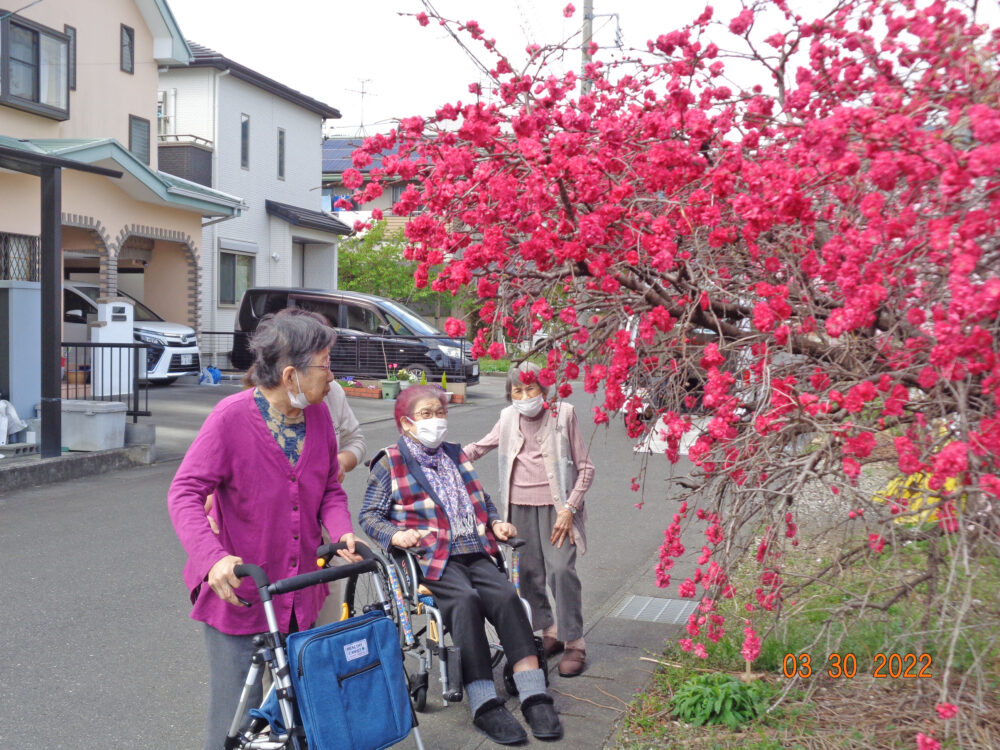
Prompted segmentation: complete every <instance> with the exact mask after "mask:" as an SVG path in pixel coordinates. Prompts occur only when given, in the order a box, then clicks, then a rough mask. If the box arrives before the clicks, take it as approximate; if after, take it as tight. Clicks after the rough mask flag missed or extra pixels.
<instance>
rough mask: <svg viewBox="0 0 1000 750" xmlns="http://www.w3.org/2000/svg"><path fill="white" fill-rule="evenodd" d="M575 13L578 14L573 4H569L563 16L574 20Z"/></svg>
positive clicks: (564, 9)
mask: <svg viewBox="0 0 1000 750" xmlns="http://www.w3.org/2000/svg"><path fill="white" fill-rule="evenodd" d="M574 13H576V8H575V7H573V3H569V4H568V5H567V6H566V7H565V8H563V16H564V17H565V18H572V17H573V14H574Z"/></svg>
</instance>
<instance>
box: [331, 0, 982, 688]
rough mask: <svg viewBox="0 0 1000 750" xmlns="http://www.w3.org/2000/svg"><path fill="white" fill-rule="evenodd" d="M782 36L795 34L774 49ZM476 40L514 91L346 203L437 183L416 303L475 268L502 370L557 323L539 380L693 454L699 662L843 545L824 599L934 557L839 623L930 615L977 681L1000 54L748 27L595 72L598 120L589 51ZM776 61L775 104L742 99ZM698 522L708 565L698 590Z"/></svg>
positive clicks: (956, 6)
mask: <svg viewBox="0 0 1000 750" xmlns="http://www.w3.org/2000/svg"><path fill="white" fill-rule="evenodd" d="M567 12H572V9H571V8H567ZM765 12H766V13H769V14H771V18H772V20H773V18H774V17H775V14H776V15H777V16H778V17H779V18H780V21H779V22H778V24H777V26H778V27H780V28H781V29H782V30H781V31H780V32H776V33H770V32H762V31H761V30H760V29H758V19H759V18H761V17H762V15H763V14H764V13H765ZM814 12H815V11H814ZM417 20H418V21H419V22H420V23H422V24H427V23H429V22H432V23H441V24H445V23H449V22H446V21H444V20H443V19H433V18H428V17H427V16H425V15H424V14H420V15H418V16H417ZM454 27H456V30H458V31H464V32H465V33H466V34H468V35H469V36H471V38H472V39H473V40H476V41H477V42H478V43H480V44H482V46H483V50H484V52H483V56H484V59H489V60H490V61H491V62H490V68H491V70H490V74H491V76H492V81H493V82H492V87H493V90H492V96H491V97H490V98H489V99H487V98H485V97H484V96H482V95H483V94H484V93H485V92H483V91H481V90H480V89H479V87H478V85H473V86H471V87H470V96H471V101H469V102H457V103H452V104H447V105H444V106H442V107H440V108H439V109H438V110H437V111H436V113H435V115H434V116H433V117H428V118H420V117H413V118H410V119H404V120H402V121H400V123H399V125H398V127H397V128H396V129H395V130H394V131H393V132H391V133H388V134H383V135H377V136H373V137H371V138H369V139H368V140H367V141H366V142H365V145H364V146H363V148H361V149H359V150H358V151H357V152H356V153H355V155H354V160H355V164H356V165H357V166H359V167H360V166H365V165H367V163H368V162H369V160H370V159H371V157H372V155H373V154H376V153H379V152H383V151H388V150H390V149H392V150H393V155H392V156H388V157H386V158H384V160H383V162H382V165H383V166H382V168H381V169H377V170H373V172H372V179H371V181H370V182H368V183H365V184H363V183H362V180H361V176H360V173H355V174H352V173H350V172H349V173H347V174H345V175H344V182H345V184H349V185H350V186H352V187H354V188H356V189H357V197H358V198H359V199H361V200H366V199H371V198H374V197H376V196H378V195H379V194H380V193H381V191H382V189H383V188H382V183H383V182H387V181H389V180H399V179H402V180H405V181H410V186H409V187H408V188H407V189H406V191H405V192H404V193H403V194H402V197H401V199H400V201H399V202H398V203H397V204H396V205H395V207H394V211H395V213H397V214H411V213H412V214H414V215H413V217H412V219H411V220H410V222H409V224H408V225H407V227H406V238H407V242H408V249H407V255H408V257H410V258H412V259H413V260H415V261H417V262H418V263H419V267H418V270H417V274H416V276H417V282H418V284H419V283H426V279H427V269H428V268H429V267H431V266H436V265H439V264H442V263H444V264H445V267H444V270H443V271H442V272H441V273H440V275H439V276H438V277H437V279H436V280H435V281H434V286H435V288H437V289H439V290H447V291H451V292H456V291H457V290H459V289H462V288H464V287H470V288H473V289H474V290H475V292H476V294H477V295H478V297H479V299H480V300H481V301H482V302H483V304H482V307H481V309H480V311H479V320H478V321H476V328H477V329H478V330H477V333H476V337H475V351H476V352H477V353H479V354H483V353H485V352H488V353H489V354H490V355H491V356H498V355H501V354H502V353H503V351H504V343H503V342H504V341H507V340H523V339H525V338H530V335H531V333H532V332H534V331H537V330H539V329H540V328H542V327H543V326H544V327H545V328H546V330H547V331H554V332H555V333H554V334H552V337H551V338H550V342H549V344H550V345H551V344H552V343H553V340H554V346H551V348H550V349H548V350H547V357H548V359H547V366H546V367H545V368H544V369H543V370H542V371H541V373H540V375H539V380H541V381H542V382H543V383H544V384H546V385H549V386H554V390H555V392H556V393H558V395H559V396H560V397H566V396H568V395H569V394H570V393H571V392H572V390H573V388H574V387H578V386H576V385H574V384H576V383H578V381H579V380H580V379H581V378H582V387H583V389H584V390H585V391H587V392H588V393H595V394H600V402H599V405H598V406H597V407H595V408H594V414H593V418H594V421H595V422H597V423H603V422H608V421H609V420H612V419H618V418H619V417H620V418H621V419H622V420H623V422H624V427H625V429H626V430H627V431H628V434H629V435H630V436H632V437H633V438H636V439H639V438H640V437H641V436H643V434H644V432H646V431H648V430H653V431H654V432H655V433H656V437H658V438H660V440H661V441H662V444H663V445H665V451H664V452H665V454H666V457H667V458H668V459H669V460H670V461H674V462H676V461H679V460H680V459H681V456H682V453H683V451H682V441H685V444H684V447H687V444H688V443H689V442H690V443H691V444H690V447H689V450H688V457H689V459H690V461H691V462H692V463H693V464H694V466H695V469H694V470H693V471H692V473H691V474H690V476H689V477H687V478H686V479H685V480H683V482H682V483H681V487H680V488H679V489H680V490H682V491H679V492H676V493H672V497H674V498H676V503H677V505H676V507H675V508H673V509H672V510H671V511H668V513H669V515H670V516H672V520H671V521H670V523H669V525H668V527H667V529H666V531H665V539H664V542H663V546H662V548H661V553H660V564H659V567H658V570H657V575H658V582H659V584H660V585H661V586H663V587H671V588H675V587H676V588H675V590H676V591H678V592H679V594H680V595H681V596H684V597H694V598H697V599H698V600H699V601H700V602H701V604H700V607H699V610H698V612H697V613H696V614H695V615H693V616H692V618H691V621H690V622H689V623H688V628H687V629H688V636H689V637H688V638H686V639H684V640H683V641H682V644H683V645H684V647H685V648H688V649H690V650H692V651H695V652H696V653H701V654H704V653H705V652H706V648H708V649H710V648H711V645H712V641H716V640H718V639H719V638H720V637H721V635H722V633H723V632H724V630H725V629H726V628H727V627H728V628H730V629H733V630H736V631H737V632H738V630H739V629H740V628H741V627H743V622H742V621H737V622H733V623H726V622H725V621H724V620H723V618H722V616H721V615H720V614H719V612H718V603H719V602H720V601H721V600H722V599H724V598H731V597H737V598H739V599H740V600H741V601H742V602H744V605H743V606H744V608H745V609H746V610H747V611H753V612H754V613H755V614H754V617H755V618H757V619H756V620H755V622H758V623H760V622H767V618H768V617H771V618H773V619H776V618H778V617H779V616H780V615H781V613H782V611H783V610H787V608H788V606H789V604H790V602H791V601H792V600H794V599H795V597H796V596H797V591H798V589H799V588H800V586H801V582H800V581H798V580H790V579H788V578H786V575H785V574H784V571H783V560H784V559H785V555H786V554H787V553H788V552H789V551H790V549H791V548H792V547H794V546H796V545H798V544H799V541H800V539H802V538H803V535H805V534H807V533H811V532H809V531H808V530H809V529H811V528H813V527H815V526H816V525H817V524H816V521H817V520H819V521H822V524H820V525H821V526H822V528H823V529H825V530H827V531H829V530H831V529H833V530H836V531H837V532H838V533H840V534H841V537H840V538H841V539H843V540H846V541H843V542H842V544H841V546H840V547H839V549H838V550H837V554H836V556H835V558H834V559H833V562H832V563H831V564H830V565H829V566H828V567H827V568H826V569H825V570H820V571H818V572H817V573H816V575H815V576H814V577H813V578H812V579H811V580H812V582H814V583H815V582H816V581H821V582H827V583H829V584H830V585H831V586H833V585H836V583H835V579H836V577H837V576H838V575H842V574H843V573H844V571H845V570H849V569H850V568H851V567H852V566H856V565H864V564H866V563H867V562H871V561H872V560H874V559H876V558H878V557H879V556H883V555H894V554H899V552H900V551H901V550H902V549H903V547H904V545H908V546H909V547H910V548H911V550H912V551H913V552H914V554H918V555H919V560H920V564H919V565H915V566H913V569H912V570H910V571H909V574H908V575H903V576H901V577H898V578H895V579H892V580H888V579H887V580H881V581H879V582H878V584H877V585H874V586H872V587H869V588H868V589H867V590H866V591H865V593H864V594H863V595H858V596H855V595H853V594H849V595H845V596H844V597H843V601H842V603H841V604H840V605H839V606H838V607H837V608H835V610H834V611H831V613H830V614H831V622H834V621H837V620H838V618H839V620H841V621H844V622H849V621H851V620H852V619H854V620H857V619H858V618H867V617H877V616H878V615H879V613H885V612H887V611H888V610H889V609H890V608H892V607H893V606H894V605H895V604H896V603H898V602H900V601H902V600H903V599H905V598H908V597H922V604H923V605H925V608H924V612H925V614H924V617H923V620H922V622H921V623H920V626H921V630H922V632H923V633H924V635H923V636H921V637H922V638H924V639H925V641H926V642H925V647H926V648H930V647H932V646H933V647H935V648H936V649H937V652H936V653H939V654H940V658H939V660H937V661H935V670H934V671H935V677H937V678H939V679H938V684H943V685H945V686H947V685H949V680H950V677H949V674H950V670H952V669H953V665H952V663H951V660H950V658H949V654H954V653H955V650H956V646H957V645H958V644H960V643H962V642H963V639H964V638H965V634H966V633H967V632H969V630H970V629H975V628H980V627H981V626H982V625H983V623H984V622H986V621H988V619H989V618H996V616H997V611H996V608H997V603H996V601H995V600H993V601H984V600H981V599H978V598H977V597H976V596H975V587H976V581H977V576H976V575H973V574H970V571H973V572H974V571H976V570H980V568H978V567H977V566H976V563H975V561H976V560H983V559H988V560H994V561H995V559H996V557H997V551H998V546H1000V545H998V541H1000V540H998V532H1000V513H998V503H1000V466H998V462H1000V415H998V413H997V407H998V405H1000V360H998V352H1000V324H998V315H1000V241H998V238H1000V106H998V94H1000V83H998V76H997V71H996V60H997V52H998V51H1000V50H998V48H1000V33H998V32H997V31H996V30H991V29H989V28H986V27H984V26H981V25H977V24H976V22H975V17H974V14H973V7H972V5H971V3H970V4H968V5H965V4H962V3H960V2H957V1H954V0H953V1H951V2H944V1H943V0H938V1H936V2H922V3H917V2H915V1H914V0H896V1H894V2H888V1H886V0H841V1H840V2H837V3H836V4H834V5H833V7H832V10H829V12H828V13H827V14H826V15H824V16H822V17H819V18H813V17H804V16H800V15H797V14H796V13H795V12H794V11H793V10H792V9H790V8H789V7H788V6H787V4H786V2H784V0H770V1H769V2H765V1H763V0H762V1H761V2H756V3H752V2H749V1H748V2H746V4H745V5H744V7H743V9H742V10H741V12H739V13H738V14H737V15H735V17H732V18H716V17H715V15H714V14H713V11H712V9H711V8H706V9H705V11H704V12H703V13H702V14H701V15H700V16H699V17H698V18H697V20H695V21H694V22H693V23H692V24H690V25H689V26H686V27H684V28H681V29H678V30H675V31H671V32H668V33H664V34H662V35H659V36H656V37H655V38H653V39H652V40H651V41H649V43H648V48H647V49H646V50H642V51H639V52H637V54H636V55H635V57H634V58H633V59H630V60H628V61H626V62H624V63H617V64H613V65H612V64H602V63H601V62H600V61H594V62H592V63H591V64H590V65H589V67H588V68H587V69H586V71H585V76H586V78H587V79H588V82H589V88H588V90H587V93H586V94H583V95H581V94H580V93H579V91H580V86H579V84H580V81H579V80H578V76H577V75H576V74H575V73H574V72H554V71H555V70H556V68H557V67H558V65H556V64H555V62H554V61H556V60H557V59H558V52H559V50H557V49H555V48H539V47H531V48H529V49H528V50H527V52H528V55H529V58H530V60H529V62H528V63H527V64H526V65H524V66H518V67H517V68H515V66H514V64H513V63H512V62H511V60H510V59H509V58H507V57H505V56H503V55H502V54H500V53H499V52H498V51H497V49H496V45H495V44H494V42H493V41H492V40H491V39H489V38H488V37H487V36H486V34H485V32H484V31H483V29H481V28H480V27H479V25H478V24H477V23H476V22H474V21H469V22H466V23H462V24H454ZM773 27H774V24H773V23H772V24H771V28H772V30H773ZM595 51H596V50H595ZM750 66H756V68H757V69H758V70H759V71H761V75H759V76H758V78H759V80H760V81H761V83H760V84H759V85H744V86H737V85H735V84H734V83H732V81H731V78H730V71H734V72H735V71H737V70H739V71H742V74H743V75H745V72H746V70H748V69H749V67H750ZM452 325H453V327H454V328H455V332H458V331H459V330H462V331H464V323H462V322H461V321H455V323H453V324H452ZM649 411H655V416H656V418H655V419H652V420H649V419H644V417H648V412H649ZM692 441H693V442H692ZM880 452H881V453H883V454H885V453H889V452H891V456H892V460H893V461H894V462H895V464H896V470H897V471H898V473H899V474H900V475H901V476H902V477H903V479H904V480H905V481H902V482H900V483H898V487H899V491H898V492H896V493H895V494H893V493H891V492H890V493H888V494H886V495H885V497H883V498H881V499H882V500H883V501H884V502H876V501H873V499H872V493H871V492H870V491H867V490H866V491H862V489H861V487H860V485H859V479H861V478H862V477H860V474H861V470H862V464H865V463H866V462H868V461H869V460H871V458H872V457H873V455H876V454H879V453H880ZM632 484H633V489H637V488H639V486H640V484H641V477H636V478H634V479H633V481H632ZM807 492H809V493H812V494H813V495H816V494H817V493H818V495H819V497H820V499H819V501H818V502H819V506H818V507H814V508H813V510H812V511H811V513H807V512H806V511H805V510H804V508H803V504H802V502H801V499H802V497H803V496H804V494H806V493H807ZM671 502H673V501H671ZM900 521H902V522H900ZM688 523H698V524H700V525H701V527H702V529H703V531H704V546H702V548H701V550H700V553H696V554H697V566H696V568H695V573H694V575H693V576H690V577H685V578H684V579H683V580H675V579H672V577H671V576H672V573H671V568H672V566H673V565H674V561H675V560H677V559H678V558H679V557H681V556H682V555H685V554H686V553H689V552H690V551H689V550H685V547H684V545H683V544H682V543H681V530H682V528H683V527H684V526H685V524H688ZM800 527H801V529H800ZM746 560H751V561H755V562H756V563H757V564H759V571H758V573H759V574H758V576H757V579H756V581H755V584H754V585H753V586H751V587H749V588H746V587H745V586H744V587H743V588H744V589H745V590H741V588H740V587H739V586H736V585H734V582H733V581H731V580H730V579H729V577H728V575H727V571H728V570H730V568H731V566H732V565H733V564H734V563H735V562H739V561H746ZM963 573H964V575H963ZM994 630H995V628H994ZM991 643H992V644H993V646H995V645H996V644H995V641H992V642H991ZM984 648H986V647H984ZM759 651H760V642H759V640H758V635H757V633H756V632H755V630H754V629H753V628H750V627H749V625H747V631H746V638H745V640H744V652H745V653H746V654H753V655H754V656H755V655H756V654H757V653H759ZM748 658H750V657H749V656H748ZM976 664H977V666H976V667H975V669H980V670H981V669H982V668H983V665H982V663H980V662H977V663H976ZM973 671H975V670H973ZM946 689H947V688H946ZM971 699H973V700H974V699H975V695H973V696H972V698H971Z"/></svg>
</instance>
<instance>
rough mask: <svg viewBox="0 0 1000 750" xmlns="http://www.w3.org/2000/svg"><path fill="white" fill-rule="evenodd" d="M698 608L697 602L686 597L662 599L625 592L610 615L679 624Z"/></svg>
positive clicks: (627, 618) (626, 618) (624, 618)
mask: <svg viewBox="0 0 1000 750" xmlns="http://www.w3.org/2000/svg"><path fill="white" fill-rule="evenodd" d="M697 608H698V604H697V602H691V601H687V600H686V599H662V598H659V597H655V596H636V595H635V594H626V595H625V597H624V598H623V599H622V600H621V601H620V602H618V604H617V605H615V608H614V609H613V610H611V615H610V616H611V617H618V618H620V619H623V620H641V621H642V622H659V623H667V624H670V625H681V624H683V623H686V622H687V619H688V616H689V615H690V614H691V613H692V612H694V611H695V610H696V609H697Z"/></svg>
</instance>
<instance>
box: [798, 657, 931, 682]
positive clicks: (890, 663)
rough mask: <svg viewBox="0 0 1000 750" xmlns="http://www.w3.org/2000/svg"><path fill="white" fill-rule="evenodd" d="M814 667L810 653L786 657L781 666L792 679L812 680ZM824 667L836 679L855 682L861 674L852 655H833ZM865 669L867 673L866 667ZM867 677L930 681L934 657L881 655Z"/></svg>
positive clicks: (873, 659) (874, 658)
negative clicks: (928, 678)
mask: <svg viewBox="0 0 1000 750" xmlns="http://www.w3.org/2000/svg"><path fill="white" fill-rule="evenodd" d="M814 664H815V662H814V660H813V658H812V656H811V655H810V654H808V653H801V654H785V658H784V659H783V660H782V663H781V672H782V674H784V675H785V677H788V678H791V677H802V678H807V677H812V676H813V674H814V670H815V669H816V667H815V666H814ZM823 666H824V667H825V669H826V674H827V676H828V677H832V678H834V679H837V678H840V677H846V678H847V679H851V678H852V677H855V676H857V674H858V659H857V657H856V656H855V655H854V654H852V653H846V654H830V655H829V656H828V657H827V658H826V661H825V662H824V665H823ZM821 669H822V667H821ZM862 669H863V670H864V667H863V666H862ZM865 674H870V675H871V676H872V677H875V678H885V679H898V678H900V677H903V678H926V677H930V676H931V656H930V654H897V653H887V654H882V653H878V654H875V656H874V657H873V658H872V663H871V665H870V671H866V672H865Z"/></svg>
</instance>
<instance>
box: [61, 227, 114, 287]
mask: <svg viewBox="0 0 1000 750" xmlns="http://www.w3.org/2000/svg"><path fill="white" fill-rule="evenodd" d="M62 225H63V226H64V227H72V228H73V229H86V230H88V231H89V232H90V233H91V235H92V236H93V237H94V239H95V240H97V243H96V244H97V249H98V253H99V257H98V263H99V273H100V284H101V294H104V295H109V294H111V295H113V294H116V293H117V291H118V280H117V275H118V267H117V257H118V246H117V245H115V244H114V243H113V242H112V241H111V235H110V233H109V232H108V230H107V227H105V226H104V224H102V223H101V221H100V219H95V218H94V217H93V216H83V215H81V214H69V213H64V214H63V215H62Z"/></svg>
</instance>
